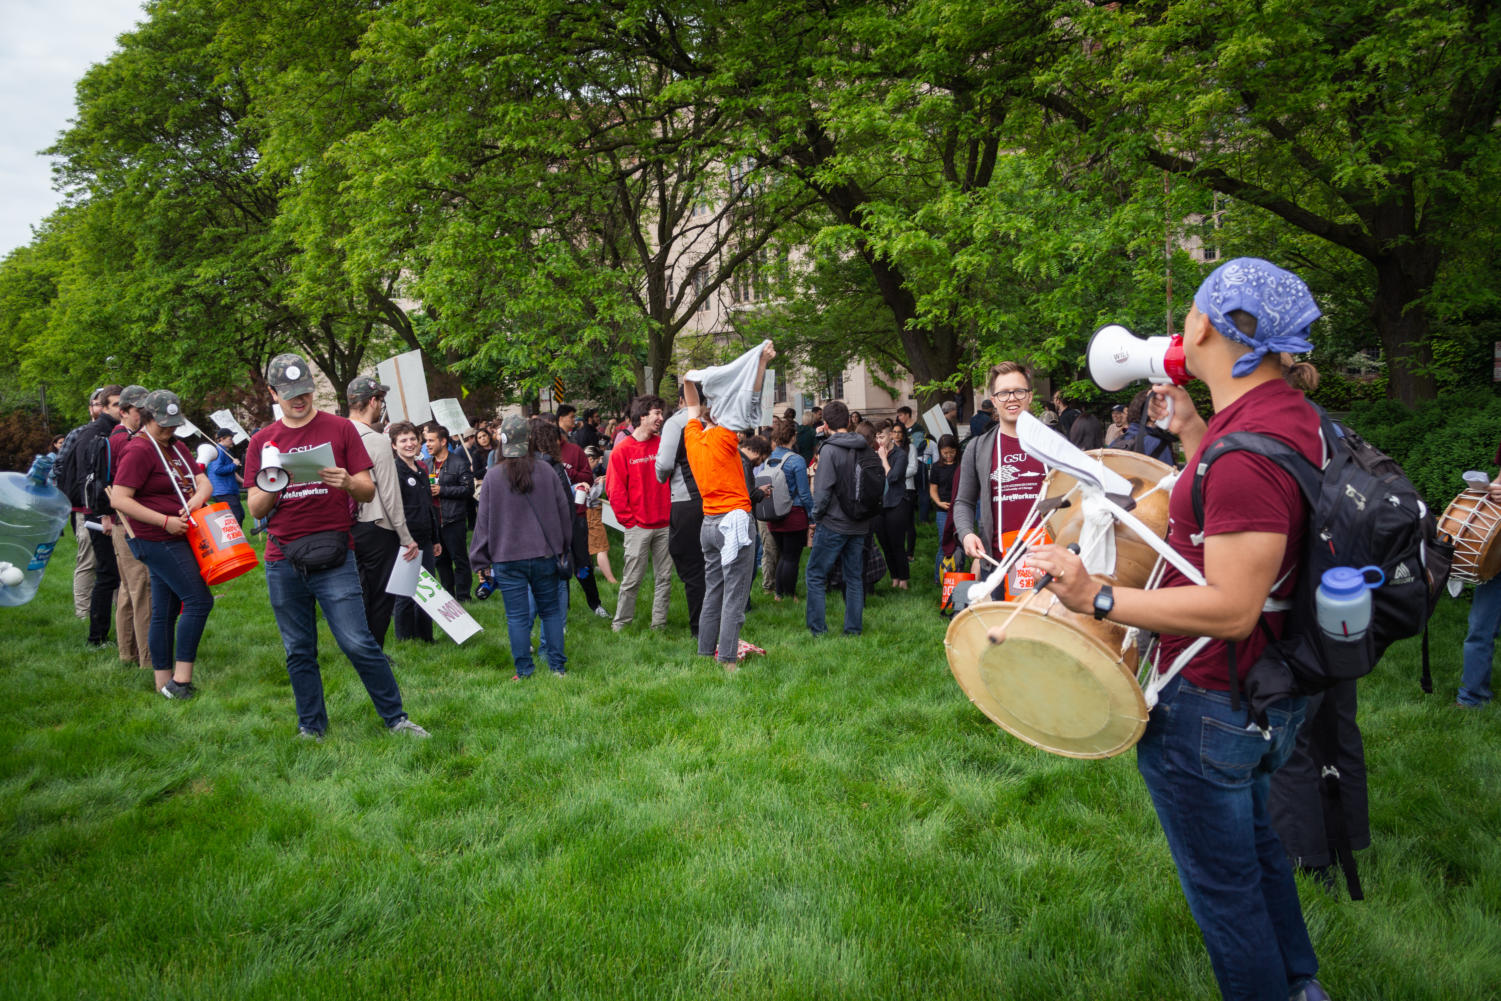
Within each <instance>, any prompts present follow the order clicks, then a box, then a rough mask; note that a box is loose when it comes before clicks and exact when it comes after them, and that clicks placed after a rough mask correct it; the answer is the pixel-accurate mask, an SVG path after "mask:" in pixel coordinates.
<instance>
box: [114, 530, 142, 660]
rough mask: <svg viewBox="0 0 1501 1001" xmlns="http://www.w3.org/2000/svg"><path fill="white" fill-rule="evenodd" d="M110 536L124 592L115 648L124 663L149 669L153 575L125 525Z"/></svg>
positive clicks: (117, 605) (117, 599)
mask: <svg viewBox="0 0 1501 1001" xmlns="http://www.w3.org/2000/svg"><path fill="white" fill-rule="evenodd" d="M110 535H111V536H112V537H113V542H114V546H115V562H116V564H117V565H118V566H119V567H120V590H119V591H118V592H117V593H116V595H115V645H116V646H117V647H118V648H119V650H120V659H121V660H123V661H128V662H130V663H138V664H140V665H141V666H143V667H149V666H150V665H151V647H150V646H148V645H147V640H146V637H147V635H148V633H150V631H151V572H150V571H149V570H147V569H146V564H144V563H142V562H141V561H140V560H138V559H136V558H135V554H133V553H132V552H131V551H130V544H129V543H128V542H127V541H126V535H125V526H124V525H116V526H115V527H114V530H113V531H111V532H110Z"/></svg>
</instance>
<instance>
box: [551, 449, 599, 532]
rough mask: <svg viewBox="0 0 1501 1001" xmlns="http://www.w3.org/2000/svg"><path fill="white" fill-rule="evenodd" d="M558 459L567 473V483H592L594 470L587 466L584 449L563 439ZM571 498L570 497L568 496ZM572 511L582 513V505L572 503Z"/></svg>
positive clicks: (587, 457) (587, 459) (587, 461)
mask: <svg viewBox="0 0 1501 1001" xmlns="http://www.w3.org/2000/svg"><path fill="white" fill-rule="evenodd" d="M558 461H559V462H561V463H562V464H563V471H564V472H566V473H567V474H568V482H569V483H593V482H594V470H592V469H590V468H589V456H587V455H585V454H584V450H583V449H582V448H580V447H579V446H577V445H575V444H574V443H573V442H571V441H569V440H568V439H567V438H564V439H563V450H562V452H560V453H559V455H558ZM569 499H570V500H572V498H571V497H570V498H569ZM573 513H574V514H578V515H582V514H583V513H584V505H582V504H574V505H573Z"/></svg>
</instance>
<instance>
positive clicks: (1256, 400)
mask: <svg viewBox="0 0 1501 1001" xmlns="http://www.w3.org/2000/svg"><path fill="white" fill-rule="evenodd" d="M1232 431H1257V432H1260V433H1262V434H1266V435H1270V436H1271V437H1273V438H1278V439H1281V440H1282V441H1284V442H1286V443H1287V444H1289V445H1291V446H1292V447H1293V448H1296V449H1297V450H1298V451H1299V452H1302V453H1303V454H1304V455H1305V456H1307V457H1308V458H1309V459H1310V460H1311V461H1313V462H1314V463H1315V464H1317V463H1319V462H1320V461H1321V460H1322V458H1323V440H1322V438H1321V437H1320V435H1319V418H1318V414H1317V413H1315V412H1314V409H1313V408H1312V407H1311V406H1309V405H1308V402H1307V401H1306V400H1305V399H1304V398H1303V394H1302V393H1300V392H1299V391H1298V390H1296V389H1293V388H1292V387H1291V386H1289V385H1288V384H1287V383H1285V382H1283V381H1282V380H1281V379H1278V380H1276V381H1274V382H1267V383H1263V384H1262V385H1260V386H1257V387H1256V388H1255V389H1253V390H1251V391H1250V392H1248V393H1246V394H1245V395H1244V396H1242V397H1241V398H1240V399H1238V400H1236V401H1235V402H1234V403H1232V404H1230V406H1228V407H1226V408H1225V409H1224V410H1222V411H1221V412H1219V413H1217V414H1215V415H1214V417H1213V418H1212V419H1211V420H1210V421H1209V428H1208V431H1207V432H1206V433H1205V435H1204V440H1203V442H1201V443H1200V445H1199V450H1198V451H1197V452H1195V453H1194V455H1193V458H1191V459H1190V460H1189V461H1188V464H1187V465H1186V466H1184V470H1185V472H1184V475H1183V476H1181V477H1179V478H1178V482H1177V484H1176V485H1174V487H1173V495H1172V500H1171V501H1170V502H1169V505H1168V535H1167V541H1168V544H1169V545H1170V546H1172V547H1173V548H1174V549H1175V550H1177V551H1178V552H1179V553H1181V554H1183V555H1184V556H1185V557H1187V558H1188V561H1189V562H1190V563H1192V564H1193V565H1194V566H1195V567H1196V568H1198V569H1199V570H1201V571H1202V570H1203V569H1204V546H1203V544H1202V542H1201V543H1199V544H1195V543H1194V541H1193V539H1192V538H1191V536H1193V535H1194V534H1196V533H1197V532H1198V531H1199V526H1198V525H1197V524H1196V523H1195V521H1194V510H1193V473H1192V471H1193V470H1194V469H1196V468H1198V465H1199V458H1200V456H1202V455H1203V453H1204V449H1205V448H1207V447H1208V446H1209V445H1210V444H1211V443H1212V442H1214V441H1216V440H1217V439H1219V438H1222V437H1224V436H1225V435H1227V434H1229V433H1230V432H1232ZM1203 494H1204V535H1205V536H1206V537H1207V536H1210V535H1228V534H1230V533H1233V532H1274V533H1276V534H1278V535H1285V536H1287V549H1286V551H1285V552H1284V553H1283V556H1282V566H1281V568H1280V569H1279V570H1278V572H1277V575H1278V577H1279V578H1281V577H1284V576H1285V577H1286V578H1287V579H1286V580H1285V581H1284V582H1283V584H1282V586H1281V587H1280V588H1278V589H1277V590H1276V591H1274V592H1273V594H1274V596H1275V597H1279V598H1286V597H1288V596H1289V595H1291V594H1292V592H1293V588H1294V587H1296V586H1297V583H1298V582H1297V575H1296V574H1293V573H1289V572H1288V571H1289V570H1291V569H1292V568H1293V566H1294V565H1295V564H1296V563H1297V562H1298V557H1299V554H1301V553H1302V551H1303V537H1304V534H1305V530H1306V528H1307V525H1308V509H1307V507H1306V505H1305V503H1304V500H1303V493H1302V491H1300V490H1299V489H1298V484H1297V481H1296V480H1294V479H1293V478H1292V476H1291V475H1290V474H1288V473H1286V472H1284V471H1283V469H1282V467H1280V466H1278V465H1277V464H1276V463H1274V462H1273V461H1272V460H1270V459H1266V458H1263V457H1261V456H1259V455H1252V454H1251V453H1249V452H1230V453H1228V454H1226V455H1224V456H1222V457H1220V458H1218V459H1216V460H1215V461H1214V465H1212V466H1210V467H1209V472H1208V474H1207V475H1206V476H1205V477H1204V483H1203ZM1192 586H1193V585H1192V584H1190V583H1189V581H1188V579H1187V578H1186V577H1184V576H1183V575H1182V574H1181V573H1179V572H1178V571H1177V570H1176V569H1174V567H1173V566H1172V565H1171V564H1168V565H1167V567H1166V571H1165V573H1164V574H1163V578H1162V587H1192ZM1283 618H1284V615H1283V613H1280V612H1268V613H1266V620H1267V624H1268V625H1269V626H1270V627H1271V629H1272V632H1273V633H1274V634H1276V635H1277V636H1281V635H1282V620H1283ZM1195 639H1196V637H1192V636H1171V635H1168V634H1166V633H1164V634H1163V636H1162V649H1161V651H1160V652H1159V655H1158V665H1159V666H1160V667H1162V668H1164V669H1166V668H1167V667H1168V666H1169V665H1171V664H1172V662H1173V660H1174V658H1176V657H1177V656H1178V652H1179V651H1180V650H1182V649H1183V648H1184V647H1186V646H1188V645H1189V644H1191V643H1193V642H1194V641H1195ZM1266 644H1267V639H1266V633H1265V632H1263V631H1262V629H1261V628H1260V627H1259V626H1258V627H1257V628H1256V629H1255V630H1254V631H1253V632H1252V633H1251V635H1250V637H1249V638H1248V639H1246V640H1243V641H1242V642H1240V643H1239V644H1237V646H1236V670H1237V673H1238V674H1240V675H1241V676H1242V677H1244V674H1245V670H1246V669H1247V668H1249V667H1250V666H1251V665H1252V664H1253V663H1255V662H1256V658H1258V657H1260V656H1261V651H1262V650H1263V649H1264V648H1265V647H1266ZM1183 677H1184V678H1186V679H1188V680H1189V681H1191V682H1192V683H1193V684H1195V685H1198V686H1200V687H1201V688H1213V689H1217V690H1219V691H1228V690H1229V688H1230V659H1229V648H1228V646H1227V645H1226V643H1225V641H1224V640H1210V641H1209V644H1208V645H1207V646H1205V647H1204V649H1203V650H1201V651H1200V652H1199V654H1198V655H1197V656H1196V657H1194V659H1193V660H1191V661H1189V664H1188V666H1187V667H1185V668H1184V669H1183Z"/></svg>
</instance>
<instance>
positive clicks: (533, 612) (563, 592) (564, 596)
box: [526, 577, 568, 663]
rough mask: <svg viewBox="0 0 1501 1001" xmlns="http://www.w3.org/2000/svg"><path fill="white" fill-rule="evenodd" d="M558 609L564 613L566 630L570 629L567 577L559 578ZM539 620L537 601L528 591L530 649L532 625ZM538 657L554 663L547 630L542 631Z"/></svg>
mask: <svg viewBox="0 0 1501 1001" xmlns="http://www.w3.org/2000/svg"><path fill="white" fill-rule="evenodd" d="M558 607H559V608H560V609H561V610H562V612H563V628H564V629H565V630H566V629H567V628H568V578H567V577H559V578H558ZM538 618H540V615H539V613H538V610H537V599H536V598H533V597H532V595H531V592H530V591H528V592H527V595H526V642H527V646H528V647H530V646H531V642H532V623H534V622H536V621H537V619H538ZM537 656H538V657H541V658H542V659H543V660H545V661H547V662H548V663H552V658H551V655H550V653H549V648H548V646H547V630H546V629H543V630H542V642H540V643H538V644H537Z"/></svg>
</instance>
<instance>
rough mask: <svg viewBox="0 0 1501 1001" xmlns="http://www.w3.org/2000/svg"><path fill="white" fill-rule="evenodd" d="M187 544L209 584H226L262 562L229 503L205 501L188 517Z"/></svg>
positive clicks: (205, 581)
mask: <svg viewBox="0 0 1501 1001" xmlns="http://www.w3.org/2000/svg"><path fill="white" fill-rule="evenodd" d="M188 545H190V546H192V547H193V558H194V559H196V560H197V561H198V573H199V574H201V575H202V576H203V582H204V583H205V584H208V585H209V586H213V585H215V584H223V583H224V582H225V581H230V580H234V579H235V578H236V577H238V576H240V575H241V574H243V573H246V572H247V571H249V570H251V569H253V568H254V567H257V566H259V565H260V560H258V559H257V558H256V555H255V550H254V549H251V548H250V543H249V542H247V541H245V533H244V532H243V531H241V530H240V523H239V522H238V521H236V520H235V513H234V512H233V511H231V510H230V509H229V505H228V504H226V503H224V502H223V501H220V502H219V503H217V504H205V505H204V506H203V507H201V508H199V509H198V510H196V511H194V512H193V513H192V514H191V515H190V516H189V518H188Z"/></svg>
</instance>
